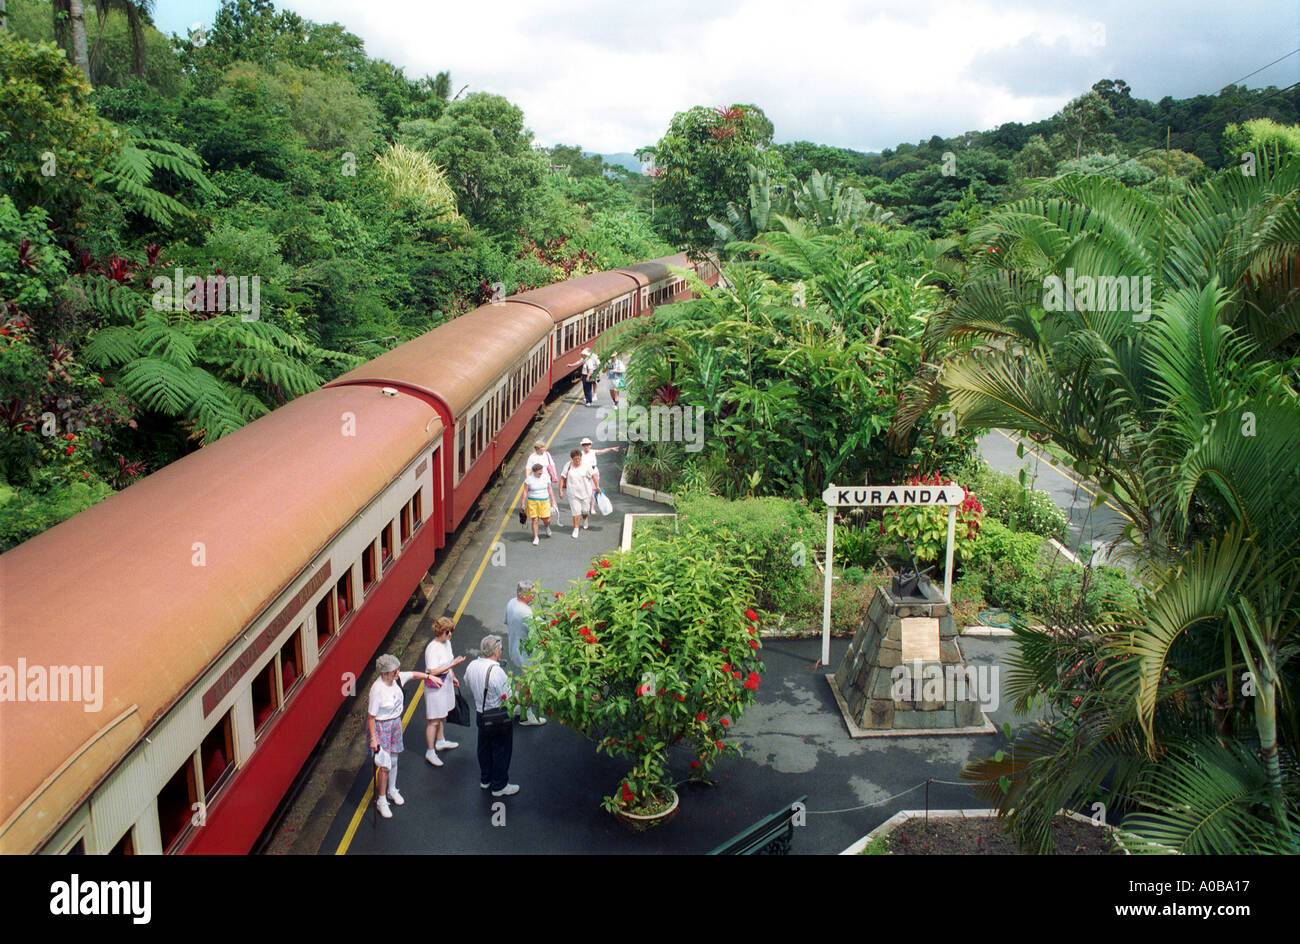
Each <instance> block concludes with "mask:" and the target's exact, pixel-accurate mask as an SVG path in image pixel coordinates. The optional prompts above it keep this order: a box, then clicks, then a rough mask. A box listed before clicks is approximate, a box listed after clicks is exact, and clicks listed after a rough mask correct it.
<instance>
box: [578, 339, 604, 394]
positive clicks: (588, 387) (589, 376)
mask: <svg viewBox="0 0 1300 944" xmlns="http://www.w3.org/2000/svg"><path fill="white" fill-rule="evenodd" d="M599 372H600V358H599V357H597V356H596V355H595V354H593V353H591V348H589V347H584V348H583V349H582V401H583V405H584V406H595V405H596V377H597V376H598V375H599Z"/></svg>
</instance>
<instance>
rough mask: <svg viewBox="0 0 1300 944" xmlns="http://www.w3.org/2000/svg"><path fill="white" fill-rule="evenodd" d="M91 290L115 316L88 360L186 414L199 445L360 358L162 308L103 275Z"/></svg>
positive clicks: (132, 392) (273, 331) (170, 410)
mask: <svg viewBox="0 0 1300 944" xmlns="http://www.w3.org/2000/svg"><path fill="white" fill-rule="evenodd" d="M86 293H87V297H88V298H89V299H90V301H91V303H92V305H93V306H94V307H95V308H96V310H97V311H99V312H100V313H101V314H102V315H103V316H104V318H105V320H106V321H108V322H109V323H108V324H107V325H105V326H104V327H102V328H100V329H98V330H97V331H96V332H94V334H93V335H92V336H91V338H90V340H89V342H88V343H87V344H86V347H85V349H84V350H83V353H82V356H83V358H84V360H85V361H86V363H88V364H91V365H92V366H95V367H98V368H101V369H103V370H104V371H106V372H107V373H109V374H111V375H112V376H113V377H114V378H115V379H116V382H117V383H118V385H119V386H120V387H121V388H122V389H123V390H124V391H125V392H126V393H127V394H128V395H129V396H130V397H131V398H132V399H133V400H134V401H135V402H136V403H137V404H138V405H140V406H141V407H143V408H144V409H147V410H152V411H154V412H156V413H160V414H162V415H164V416H169V417H173V418H175V419H178V420H180V421H181V422H182V425H183V426H184V427H185V428H186V430H187V431H188V433H189V435H190V436H191V438H194V439H196V440H198V441H199V443H200V444H206V443H209V442H211V441H213V440H215V439H220V438H221V437H222V436H225V435H227V434H229V433H232V432H234V431H235V430H237V429H239V428H240V427H241V426H243V425H244V424H245V423H247V422H249V421H250V420H253V419H256V418H257V417H259V416H262V415H264V414H265V413H268V412H269V411H270V410H271V409H273V408H274V407H275V406H278V405H280V404H282V403H284V402H286V401H288V400H290V399H292V398H293V397H297V396H301V395H302V394H304V393H308V392H310V391H312V390H315V389H316V388H317V387H319V386H320V384H321V383H322V380H323V379H324V378H323V377H322V374H323V373H327V374H330V375H332V374H333V373H335V372H337V371H338V370H339V369H342V368H346V367H350V366H354V365H355V364H356V363H358V362H359V358H355V357H353V356H351V355H346V354H340V353H337V352H333V351H326V350H323V349H321V348H318V347H316V346H314V345H312V344H309V343H307V342H305V341H303V340H301V339H300V338H295V337H293V336H292V335H290V334H288V333H287V332H285V331H283V330H282V329H280V328H279V327H277V326H275V325H273V324H270V323H268V322H265V321H243V320H242V319H240V318H237V317H232V316H225V315H221V316H217V317H202V316H201V315H202V313H191V312H187V311H178V312H171V311H155V310H154V309H152V308H150V307H148V305H147V304H146V302H145V300H144V299H143V298H142V297H141V296H139V295H137V294H135V293H134V292H132V291H130V290H129V289H126V288H124V287H120V286H115V285H114V284H113V283H111V282H109V281H108V280H104V279H97V280H94V281H93V282H91V283H90V284H88V285H87V286H86Z"/></svg>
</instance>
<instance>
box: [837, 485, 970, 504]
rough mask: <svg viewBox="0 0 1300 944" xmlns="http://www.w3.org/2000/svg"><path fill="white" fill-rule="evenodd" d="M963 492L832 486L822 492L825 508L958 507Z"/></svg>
mask: <svg viewBox="0 0 1300 944" xmlns="http://www.w3.org/2000/svg"><path fill="white" fill-rule="evenodd" d="M965 500H966V491H965V489H963V488H962V487H961V486H960V485H847V486H843V487H841V486H838V485H832V486H831V487H830V488H828V489H826V491H824V492H822V501H824V502H825V503H826V504H828V505H835V506H837V507H843V506H845V505H869V506H873V507H879V506H887V507H900V506H915V505H921V506H931V507H933V506H939V505H949V506H954V505H960V504H961V503H962V502H963V501H965Z"/></svg>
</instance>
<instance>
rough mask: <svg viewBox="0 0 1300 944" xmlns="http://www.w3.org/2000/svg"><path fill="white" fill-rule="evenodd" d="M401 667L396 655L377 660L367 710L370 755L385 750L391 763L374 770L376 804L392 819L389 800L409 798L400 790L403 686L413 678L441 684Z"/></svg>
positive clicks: (432, 677) (398, 803) (422, 673)
mask: <svg viewBox="0 0 1300 944" xmlns="http://www.w3.org/2000/svg"><path fill="white" fill-rule="evenodd" d="M401 668H402V664H401V663H400V662H398V661H397V656H394V655H382V656H380V657H379V658H378V659H376V660H375V671H376V672H378V673H379V678H377V679H375V684H373V685H371V686H370V704H369V707H368V709H367V714H366V728H367V729H368V731H369V733H370V753H371V755H374V754H375V753H376V752H378V751H380V750H384V751H387V752H388V756H389V758H390V766H389V767H387V768H385V767H379V768H377V770H376V771H375V774H376V781H377V782H376V784H375V788H376V789H375V807H376V808H377V809H378V810H379V815H380V816H382V817H383V818H384V819H391V818H392V815H393V811H392V810H391V809H390V808H389V806H388V801H389V800H392V801H393V804H394V805H395V806H401V805H402V804H403V803H405V802H406V801H405V800H403V799H402V795H401V794H400V793H398V792H397V757H398V755H399V754H401V753H402V708H403V707H405V705H406V699H405V697H404V696H403V695H402V686H403V685H405V684H406V683H407V682H409V681H411V679H425V680H428V679H433V680H434V683H435V685H441V684H442V681H441V680H440V679H437V678H436V677H435V676H432V675H429V674H428V673H427V672H403V671H401Z"/></svg>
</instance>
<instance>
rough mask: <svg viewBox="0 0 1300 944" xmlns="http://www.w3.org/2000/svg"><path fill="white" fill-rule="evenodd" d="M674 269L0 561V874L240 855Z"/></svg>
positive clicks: (421, 352) (331, 398) (120, 501)
mask: <svg viewBox="0 0 1300 944" xmlns="http://www.w3.org/2000/svg"><path fill="white" fill-rule="evenodd" d="M684 269H691V270H694V271H695V272H696V274H697V275H698V276H699V277H700V278H701V279H702V280H703V281H705V282H706V283H709V284H713V283H715V282H716V281H717V269H716V268H715V267H714V265H713V264H712V263H711V262H707V261H705V262H700V263H694V262H688V261H687V260H686V257H685V256H682V255H679V256H671V257H667V258H664V259H658V260H655V261H653V262H646V263H640V264H638V265H633V266H629V267H627V268H625V269H619V270H617V271H613V272H605V273H600V274H597V275H590V276H585V277H582V278H578V279H573V280H571V281H568V282H564V283H560V284H558V285H552V286H549V287H547V288H542V289H537V290H534V291H530V292H525V293H523V294H520V295H516V296H511V297H509V298H507V299H505V300H503V301H501V302H497V303H494V304H489V305H485V306H484V307H482V308H479V309H477V310H475V311H472V312H470V313H468V314H466V315H463V316H461V317H459V318H456V319H455V320H453V321H451V322H449V323H447V324H444V325H442V326H441V327H438V328H436V329H434V330H433V331H430V332H429V333H427V334H425V335H422V336H421V337H419V338H417V339H415V340H413V341H411V342H409V343H407V344H405V345H402V346H401V347H399V348H397V349H395V350H393V351H390V352H389V353H387V354H385V355H383V356H382V357H380V358H378V359H376V360H373V361H371V362H369V363H367V364H365V365H363V366H361V367H359V368H357V369H356V370H353V371H351V372H349V373H347V374H344V375H343V376H342V377H339V378H338V379H336V380H334V381H333V382H332V383H330V384H328V385H327V386H325V387H324V388H322V389H321V390H318V391H315V392H314V393H310V394H307V395H306V396H303V397H299V398H298V399H296V400H294V401H292V402H291V403H289V404H287V405H285V406H283V407H281V408H280V409H278V410H275V411H274V412H272V413H271V414H269V415H267V416H265V417H263V418H262V419H259V420H257V421H256V422H254V423H250V424H249V425H248V426H246V427H245V428H243V429H241V430H239V431H238V432H236V433H234V434H232V435H230V436H227V437H226V438H224V439H221V440H219V441H217V442H215V443H213V444H211V445H210V446H207V447H206V448H204V449H201V450H199V451H198V452H196V453H194V454H192V455H189V456H186V457H185V458H184V459H181V460H179V461H177V462H174V463H172V464H171V465H169V466H167V467H166V468H164V469H162V470H160V471H158V472H156V473H154V474H153V475H150V476H148V477H147V478H145V479H143V480H142V481H140V482H137V483H136V484H134V485H132V486H131V487H130V488H128V489H125V490H124V491H122V492H120V493H118V494H116V495H113V496H111V497H110V498H108V499H106V500H105V501H103V502H101V503H100V504H98V505H96V506H94V507H93V508H90V509H88V510H87V511H84V512H82V513H81V514H79V515H76V516H75V517H73V518H71V519H69V520H68V521H65V522H63V523H62V524H60V525H58V526H57V527H55V528H52V529H50V530H49V531H47V532H46V533H44V534H41V535H39V536H37V537H35V538H33V539H32V540H30V541H27V542H26V543H24V544H22V545H20V546H19V547H17V548H15V549H14V550H12V551H10V552H9V553H7V554H5V555H3V556H0V699H3V700H0V852H4V853H29V852H48V853H66V852H85V853H107V852H119V853H160V852H244V851H247V850H248V849H250V848H251V847H252V845H253V844H254V843H255V842H256V840H257V838H258V836H259V835H260V833H261V832H262V830H263V829H264V827H265V825H266V823H267V822H268V820H269V818H270V817H271V815H272V814H273V812H274V811H275V808H276V806H277V805H278V804H279V802H280V800H281V798H282V797H283V796H284V793H285V792H286V790H287V789H288V787H289V786H290V784H291V783H292V781H293V779H294V777H295V776H296V775H297V773H298V771H299V770H300V768H301V767H302V765H303V763H304V762H305V760H306V759H307V757H308V755H309V754H310V753H311V751H312V749H313V747H314V746H315V744H316V742H317V740H318V739H319V737H320V735H321V733H322V731H323V730H324V728H325V726H326V725H327V724H328V722H329V720H330V719H331V718H332V717H333V716H334V714H335V713H336V712H337V711H338V709H339V708H340V707H341V706H342V705H343V704H344V702H345V700H346V699H347V698H348V697H350V695H352V694H353V693H354V692H355V691H356V688H357V686H356V683H355V679H356V678H357V677H358V676H360V675H362V673H364V672H365V670H366V668H367V666H368V665H369V661H370V659H371V657H372V656H373V655H374V652H375V649H376V647H377V646H378V645H379V643H380V642H381V641H382V639H383V637H384V636H385V635H386V634H387V633H388V631H389V629H390V628H391V625H392V623H393V621H394V619H395V618H396V617H397V616H398V614H399V613H400V612H401V610H402V607H403V606H404V604H405V603H406V601H407V600H408V599H409V598H410V596H411V594H412V592H413V591H414V590H415V588H416V587H417V585H418V584H419V581H420V579H421V577H422V576H423V575H424V574H425V573H426V572H427V571H428V570H429V568H430V567H431V566H432V565H433V564H434V561H435V557H436V555H437V551H438V549H439V548H441V547H443V546H444V545H445V543H446V539H447V534H448V533H450V532H451V531H453V530H455V529H456V528H457V527H458V526H459V525H460V523H461V522H462V521H463V520H464V519H465V516H466V514H467V513H468V512H469V510H470V509H471V507H472V506H473V504H474V502H475V500H476V499H477V498H478V496H479V494H480V492H481V491H482V490H483V487H484V485H485V483H486V482H487V480H488V478H489V477H490V476H491V474H492V473H493V471H494V470H495V469H496V468H497V467H498V466H499V465H500V464H501V462H502V461H503V459H504V458H505V456H506V455H507V453H508V452H509V451H510V448H511V447H512V446H513V445H514V444H515V442H516V441H517V440H518V438H519V436H520V434H521V433H522V432H523V430H524V429H525V427H526V426H527V425H528V423H529V422H530V421H531V420H532V418H533V416H534V414H535V413H536V411H537V408H538V407H539V406H541V405H542V403H543V401H544V400H545V398H546V396H547V394H548V393H549V391H550V389H551V387H552V385H553V384H555V383H557V382H559V381H560V380H562V379H563V378H564V377H565V376H567V375H569V374H570V373H572V371H573V369H574V366H575V365H576V363H577V361H578V359H579V357H578V352H580V350H581V348H582V347H583V346H585V345H588V344H590V343H591V342H592V341H593V340H594V339H595V338H597V337H599V336H600V334H601V333H602V332H603V331H605V330H606V329H607V328H609V327H610V326H612V325H615V324H618V323H619V322H621V321H624V320H626V319H629V318H633V317H636V316H638V315H644V314H648V313H649V311H650V310H651V309H652V308H653V307H654V306H656V305H658V304H662V303H664V302H667V301H672V300H676V299H678V298H682V297H686V296H687V294H688V292H689V288H688V285H687V283H686V281H685V280H684V279H683V277H682V276H681V271H682V270H684ZM6 686H7V688H6ZM361 694H362V695H364V692H362V693H361ZM56 698H57V699H58V700H55V699H56Z"/></svg>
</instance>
